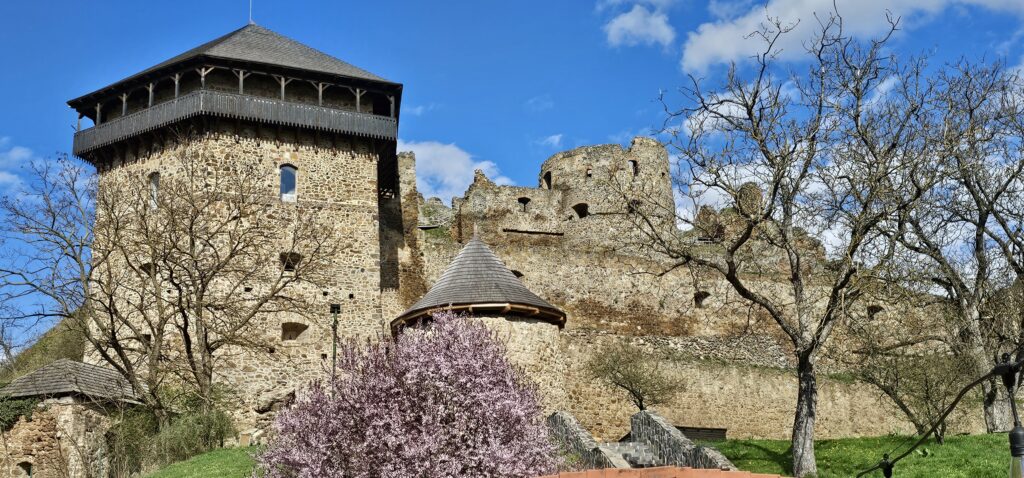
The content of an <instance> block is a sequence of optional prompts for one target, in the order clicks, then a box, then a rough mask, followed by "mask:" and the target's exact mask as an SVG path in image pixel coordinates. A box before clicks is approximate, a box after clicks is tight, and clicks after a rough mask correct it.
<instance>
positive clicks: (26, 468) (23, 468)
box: [18, 461, 32, 476]
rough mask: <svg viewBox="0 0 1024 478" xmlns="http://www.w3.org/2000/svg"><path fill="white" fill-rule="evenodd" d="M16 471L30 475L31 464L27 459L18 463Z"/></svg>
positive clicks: (23, 474)
mask: <svg viewBox="0 0 1024 478" xmlns="http://www.w3.org/2000/svg"><path fill="white" fill-rule="evenodd" d="M18 471H20V472H21V473H22V476H32V464H31V463H29V462H27V461H23V462H21V463H18Z"/></svg>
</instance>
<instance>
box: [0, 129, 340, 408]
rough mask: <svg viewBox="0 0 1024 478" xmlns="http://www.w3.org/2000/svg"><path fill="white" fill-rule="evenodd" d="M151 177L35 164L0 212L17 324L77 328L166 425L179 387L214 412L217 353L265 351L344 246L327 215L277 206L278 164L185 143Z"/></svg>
mask: <svg viewBox="0 0 1024 478" xmlns="http://www.w3.org/2000/svg"><path fill="white" fill-rule="evenodd" d="M177 148H178V150H177V151H176V152H175V154H174V155H173V158H174V159H172V160H167V161H165V162H163V164H162V165H161V171H160V172H159V173H161V175H160V176H159V177H157V178H156V179H154V178H153V176H152V175H151V174H152V173H149V172H148V171H142V170H140V169H133V168H130V167H124V168H123V169H121V170H115V171H110V172H108V173H107V174H105V175H104V177H103V178H102V179H99V178H97V177H96V175H95V174H94V173H92V172H91V171H90V169H89V168H88V167H87V166H85V165H82V164H79V163H77V162H74V161H73V160H70V159H68V158H63V159H61V160H59V161H57V162H53V163H47V164H42V165H37V167H36V173H37V174H36V178H34V179H33V180H31V181H30V182H29V184H30V189H29V190H28V191H27V192H26V193H25V194H23V195H21V196H20V197H9V198H6V199H5V200H4V201H3V203H2V210H3V213H4V215H5V217H4V220H5V226H4V228H5V231H6V233H7V237H8V239H9V242H8V244H9V245H12V247H10V248H8V250H7V251H5V253H6V259H7V260H6V261H5V262H6V263H5V264H3V266H2V270H0V273H2V274H3V277H2V279H3V282H2V289H3V291H4V293H6V294H7V295H8V297H11V298H16V299H20V300H22V301H25V300H27V299H31V300H30V301H29V302H26V303H29V304H32V306H31V307H22V308H20V309H19V314H18V315H17V317H19V318H38V317H58V318H64V319H70V320H72V321H73V323H75V324H77V326H79V327H81V328H82V329H83V330H84V331H85V332H86V337H87V339H88V342H89V347H88V349H87V356H90V357H92V358H94V359H97V360H101V361H103V362H105V363H106V364H108V365H110V366H111V367H113V368H114V369H116V370H117V371H118V372H120V373H121V374H122V375H123V376H124V377H125V379H126V380H127V381H128V382H129V383H130V384H131V385H132V386H133V387H134V388H135V390H137V391H138V392H139V393H140V394H141V395H142V398H143V400H144V401H145V403H146V405H147V406H149V407H150V408H151V409H153V411H154V412H155V413H156V414H157V416H158V417H159V419H160V420H161V422H162V423H164V422H166V420H167V413H166V409H167V404H166V403H165V397H164V396H163V394H162V392H164V391H165V390H166V387H165V385H166V384H167V383H168V382H172V383H174V384H175V385H176V387H177V388H180V385H184V386H185V387H184V388H185V389H186V390H189V391H191V392H194V393H195V394H196V396H197V397H198V398H199V399H201V400H203V401H205V402H206V403H211V402H212V401H213V397H214V390H213V377H214V373H215V368H216V363H217V359H216V357H217V356H218V355H219V354H221V353H223V351H224V350H226V348H229V347H240V348H247V349H249V350H252V351H254V352H255V353H259V350H266V348H265V347H261V344H262V339H263V337H265V335H264V334H262V333H260V331H261V330H262V329H261V328H260V326H261V325H264V324H263V322H262V321H264V320H266V319H268V318H269V317H270V316H272V315H273V314H278V313H282V312H291V313H298V314H302V313H304V312H305V311H307V310H308V307H307V306H306V304H305V303H304V301H303V299H302V297H305V296H309V294H301V293H299V292H298V291H299V289H300V288H301V287H303V284H306V285H307V286H310V285H314V286H315V285H317V284H320V283H322V281H324V280H325V275H326V270H327V269H328V266H329V264H330V261H331V260H332V259H333V257H334V256H335V252H336V251H337V248H338V244H339V241H338V236H337V234H335V233H334V231H335V229H334V227H333V225H331V224H329V223H327V222H326V221H323V220H321V219H320V214H319V212H318V210H319V208H315V207H303V206H298V205H297V206H294V207H282V206H280V203H279V201H278V200H277V198H276V195H275V191H274V190H273V189H272V185H273V184H276V182H275V181H274V180H273V178H271V177H270V176H271V175H272V174H273V171H272V168H267V167H265V166H266V165H260V164H255V163H245V162H229V161H230V160H229V159H223V158H219V157H217V156H216V155H213V154H210V152H209V151H207V150H206V149H205V147H204V146H203V143H202V142H188V141H185V142H182V144H181V145H179V146H178V147H177Z"/></svg>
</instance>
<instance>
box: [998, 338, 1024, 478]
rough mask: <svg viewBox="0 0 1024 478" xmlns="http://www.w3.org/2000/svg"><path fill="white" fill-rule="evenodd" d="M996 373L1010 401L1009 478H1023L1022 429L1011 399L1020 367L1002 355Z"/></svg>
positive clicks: (1023, 441) (1023, 429)
mask: <svg viewBox="0 0 1024 478" xmlns="http://www.w3.org/2000/svg"><path fill="white" fill-rule="evenodd" d="M996 373H997V374H999V375H1001V376H1002V377H1003V385H1004V386H1005V387H1006V395H1007V397H1009V400H1010V411H1011V412H1013V429H1012V430H1010V475H1009V476H1010V478H1024V427H1022V426H1021V424H1020V416H1019V415H1018V414H1017V401H1016V400H1014V399H1013V392H1014V389H1015V388H1016V387H1017V375H1018V374H1019V373H1020V365H1017V364H1015V363H1011V362H1010V354H1003V363H1001V364H999V365H998V366H996Z"/></svg>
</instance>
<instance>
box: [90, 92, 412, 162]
mask: <svg viewBox="0 0 1024 478" xmlns="http://www.w3.org/2000/svg"><path fill="white" fill-rule="evenodd" d="M199 115H209V116H215V117H221V118H230V119H239V120H248V121H259V122H263V123H269V124H275V125H281V126H293V127H300V128H310V129H318V130H321V131H330V132H334V133H347V134H352V135H356V136H364V137H369V138H375V139H387V140H394V139H396V138H397V137H398V121H396V120H395V118H390V117H387V116H379V115H374V114H369V113H356V112H354V111H346V110H340V109H333V108H325V107H322V106H316V105H310V104H305V103H294V102H290V101H282V100H277V99H271V98H264V97H258V96H249V95H239V94H236V93H227V92H222V91H213V90H197V91H193V92H190V93H187V94H184V95H182V96H180V97H178V98H176V99H173V100H169V101H166V102H164V103H158V104H155V105H153V106H152V107H150V108H146V109H144V110H141V111H137V112H135V113H131V114H129V115H127V116H123V117H120V118H116V119H113V120H111V121H110V122H105V123H101V124H100V125H98V126H94V127H92V128H87V129H84V130H82V131H79V132H77V133H75V141H74V145H73V147H72V151H73V153H74V154H75V155H76V156H81V155H83V154H87V153H89V152H91V151H93V150H95V149H97V148H102V147H104V146H107V145H110V144H113V143H116V142H118V141H121V140H124V139H127V138H130V137H133V136H136V135H139V134H142V133H146V132H148V131H152V130H155V129H157V128H161V127H164V126H167V125H170V124H173V123H176V122H178V121H181V120H184V119H188V118H191V117H194V116H199Z"/></svg>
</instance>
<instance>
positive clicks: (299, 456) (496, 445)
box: [257, 314, 557, 478]
mask: <svg viewBox="0 0 1024 478" xmlns="http://www.w3.org/2000/svg"><path fill="white" fill-rule="evenodd" d="M274 428H275V432H276V434H275V439H274V440H273V442H272V443H271V444H270V446H269V447H268V449H267V450H266V451H265V452H264V453H263V454H262V455H261V456H260V457H259V459H258V461H259V466H258V467H257V473H263V476H266V477H267V478H279V477H281V478H283V477H289V478H291V477H300V478H306V477H309V478H313V477H316V478H322V477H395V478H398V477H402V478H405V477H424V478H433V477H463V476H465V477H528V476H538V475H544V474H549V473H553V472H554V471H556V466H557V462H556V458H555V455H556V449H557V448H556V447H555V446H554V445H553V444H552V442H551V441H550V439H549V438H548V433H547V428H546V426H545V425H544V423H543V420H542V418H541V410H540V406H539V402H538V398H537V392H536V388H535V387H534V386H533V385H532V384H531V382H529V380H528V379H527V378H526V377H525V376H524V375H523V373H522V372H521V371H520V370H519V369H517V368H515V367H513V366H511V365H510V364H509V362H508V360H507V359H506V357H505V351H504V348H503V346H502V344H501V343H500V342H499V341H497V340H494V339H493V338H492V336H491V334H490V332H489V331H488V330H487V329H486V328H485V327H484V326H483V325H482V324H479V323H477V322H473V321H471V320H467V319H464V318H460V317H454V316H452V315H451V314H444V315H443V316H441V317H437V319H436V320H435V321H434V322H433V323H432V324H431V326H430V327H429V329H427V330H406V331H405V332H404V333H402V334H401V335H400V336H399V337H398V339H397V340H385V341H381V342H379V343H370V344H366V345H363V346H359V345H358V344H347V345H345V346H343V347H341V348H340V349H339V357H338V378H337V380H336V381H335V382H334V383H333V384H328V385H327V386H325V385H324V384H321V383H314V384H313V385H312V386H311V387H310V389H309V390H308V391H307V393H305V394H304V395H303V396H302V397H301V398H300V399H299V400H298V401H296V402H295V403H294V404H293V405H292V406H291V407H289V408H287V409H285V410H283V411H282V412H281V413H280V414H279V415H278V416H277V419H276V421H275V423H274Z"/></svg>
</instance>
